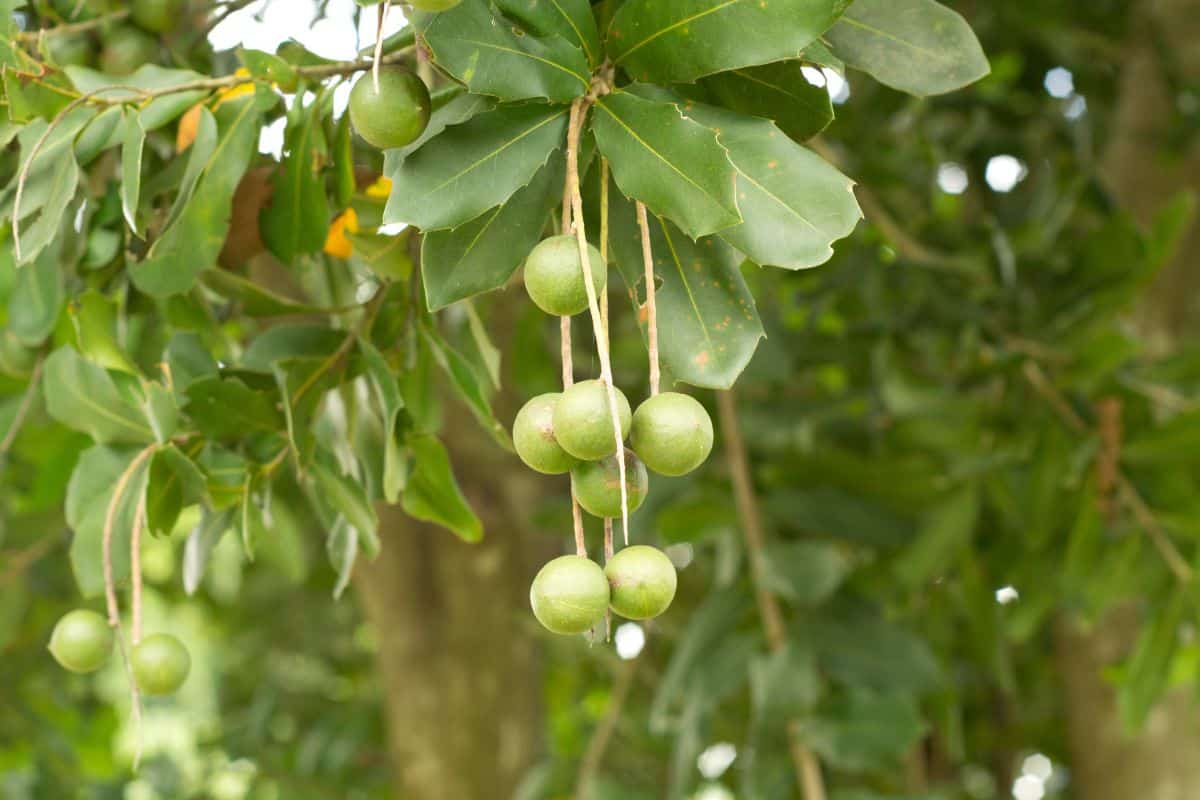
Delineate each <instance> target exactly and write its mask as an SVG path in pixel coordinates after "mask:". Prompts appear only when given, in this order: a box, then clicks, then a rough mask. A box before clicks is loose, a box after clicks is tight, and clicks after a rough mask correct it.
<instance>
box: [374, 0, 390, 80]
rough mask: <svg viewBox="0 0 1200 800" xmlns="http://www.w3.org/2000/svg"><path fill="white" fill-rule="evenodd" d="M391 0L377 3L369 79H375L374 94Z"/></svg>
mask: <svg viewBox="0 0 1200 800" xmlns="http://www.w3.org/2000/svg"><path fill="white" fill-rule="evenodd" d="M391 5H392V2H391V0H384V2H382V3H380V4H379V17H378V21H377V23H376V26H375V53H374V56H373V57H374V60H375V63H374V64H372V65H371V80H373V81H375V94H379V62H380V61H382V60H383V23H384V22H385V21H386V20H387V12H388V9H389V8H390V7H391Z"/></svg>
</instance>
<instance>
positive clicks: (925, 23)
mask: <svg viewBox="0 0 1200 800" xmlns="http://www.w3.org/2000/svg"><path fill="white" fill-rule="evenodd" d="M825 38H826V39H827V40H828V41H829V44H830V46H831V47H832V48H833V52H834V55H836V56H837V57H838V58H840V59H842V60H843V61H845V62H846V64H847V65H848V66H851V67H854V68H855V69H860V70H862V71H863V72H866V73H867V74H869V75H871V76H872V77H873V78H875V79H876V80H877V81H879V82H880V83H883V84H885V85H887V86H891V87H892V88H893V89H899V90H900V91H902V92H908V93H909V94H914V95H917V96H918V97H923V96H926V95H933V94H942V93H943V92H949V91H953V90H954V89H959V88H961V87H963V86H966V85H967V84H970V83H974V82H975V81H977V80H979V79H980V78H982V77H983V76H984V75H987V74H988V72H989V71H990V69H991V68H990V67H989V66H988V61H987V56H985V55H984V53H983V48H982V47H980V45H979V40H978V39H976V38H975V34H974V32H973V31H972V30H971V27H970V26H969V25H968V24H967V21H966V20H964V19H963V18H962V17H961V16H960V15H959V14H958V13H957V12H955V11H951V10H950V9H949V8H946V7H945V6H943V5H941V4H940V3H935V2H934V1H933V0H856V2H855V3H854V5H852V6H851V7H850V8H849V9H848V10H847V11H846V13H845V14H843V15H842V18H841V20H839V21H838V23H837V24H836V25H834V26H833V27H832V28H831V29H830V30H829V32H828V33H827V34H826V36H825Z"/></svg>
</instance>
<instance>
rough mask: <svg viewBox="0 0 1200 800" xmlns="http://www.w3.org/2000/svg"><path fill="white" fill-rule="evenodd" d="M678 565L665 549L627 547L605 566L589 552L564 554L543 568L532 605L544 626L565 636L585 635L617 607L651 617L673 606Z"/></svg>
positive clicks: (626, 613)
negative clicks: (584, 554)
mask: <svg viewBox="0 0 1200 800" xmlns="http://www.w3.org/2000/svg"><path fill="white" fill-rule="evenodd" d="M677 583H678V578H677V576H676V574H675V565H674V564H672V563H671V559H669V558H667V556H666V554H665V553H663V552H662V551H661V550H656V549H655V548H653V547H647V546H646V545H634V546H632V547H626V548H625V549H624V550H621V551H620V552H619V553H617V554H616V555H614V556H613V557H612V558H611V559H609V561H608V564H607V565H606V566H604V567H601V566H600V565H599V564H597V563H596V562H595V561H592V560H591V559H590V558H585V557H584V556H560V557H559V558H556V559H554V560H553V561H551V562H550V563H548V564H546V566H544V567H542V569H541V571H540V572H538V574H537V577H536V578H534V579H533V586H532V587H530V589H529V604H530V605H531V606H532V607H533V615H534V616H535V617H537V620H538V622H540V623H542V626H543V627H545V628H546V629H547V630H549V631H551V632H553V633H560V634H564V635H570V634H577V633H585V632H587V631H589V630H591V629H592V628H593V627H594V626H596V625H597V624H599V622H600V621H601V620H603V619H604V615H605V613H607V612H608V610H609V609H610V608H611V609H612V611H613V613H615V614H618V615H620V616H622V617H625V618H626V619H634V620H645V619H652V618H654V617H657V616H658V615H659V614H661V613H663V612H664V611H666V610H667V608H668V607H669V606H670V605H671V601H672V600H673V599H674V598H675V588H676V585H677Z"/></svg>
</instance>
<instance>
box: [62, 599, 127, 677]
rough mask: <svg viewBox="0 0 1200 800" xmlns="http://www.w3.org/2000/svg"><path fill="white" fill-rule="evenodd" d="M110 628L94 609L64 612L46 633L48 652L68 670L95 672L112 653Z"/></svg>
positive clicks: (111, 632)
mask: <svg viewBox="0 0 1200 800" xmlns="http://www.w3.org/2000/svg"><path fill="white" fill-rule="evenodd" d="M112 646H113V631H112V628H111V627H110V626H109V624H108V622H106V621H105V619H104V617H102V616H100V615H99V614H97V613H96V612H95V611H88V610H86V609H76V610H75V611H68V612H67V613H66V614H64V615H63V618H62V619H60V620H59V621H58V624H57V625H55V626H54V632H53V633H51V634H50V655H52V656H54V660H55V661H57V662H58V663H59V664H60V665H62V667H63V668H64V669H68V670H70V671H71V672H79V673H86V672H95V671H96V670H98V669H100V668H101V667H103V666H104V664H105V662H107V661H108V656H109V654H111V653H112Z"/></svg>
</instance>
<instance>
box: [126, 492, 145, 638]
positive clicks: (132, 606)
mask: <svg viewBox="0 0 1200 800" xmlns="http://www.w3.org/2000/svg"><path fill="white" fill-rule="evenodd" d="M145 526H146V493H145V492H142V496H141V499H139V500H138V504H137V510H136V511H134V514H133V530H132V531H131V532H130V534H129V577H130V582H131V584H132V589H131V591H130V599H129V615H130V618H131V622H130V625H129V629H130V630H129V641H130V642H132V643H133V646H134V647H137V646H138V643H140V642H141V641H142V529H143V528H145Z"/></svg>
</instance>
